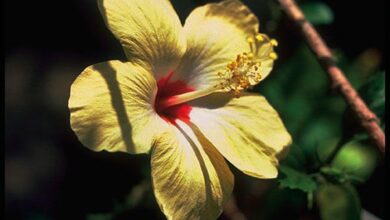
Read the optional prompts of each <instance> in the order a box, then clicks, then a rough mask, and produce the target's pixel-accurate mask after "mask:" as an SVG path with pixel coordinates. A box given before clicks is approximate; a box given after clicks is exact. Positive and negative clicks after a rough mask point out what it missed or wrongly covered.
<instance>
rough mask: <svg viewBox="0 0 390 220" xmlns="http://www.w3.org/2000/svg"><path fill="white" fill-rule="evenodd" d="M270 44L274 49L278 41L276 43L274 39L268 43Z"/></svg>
mask: <svg viewBox="0 0 390 220" xmlns="http://www.w3.org/2000/svg"><path fill="white" fill-rule="evenodd" d="M270 43H271V44H272V46H274V47H277V46H278V41H276V40H275V39H272V40H271V41H270Z"/></svg>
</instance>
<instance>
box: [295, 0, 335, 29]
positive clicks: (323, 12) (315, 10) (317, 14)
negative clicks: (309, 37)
mask: <svg viewBox="0 0 390 220" xmlns="http://www.w3.org/2000/svg"><path fill="white" fill-rule="evenodd" d="M300 6H301V9H302V11H303V13H304V14H305V16H306V19H307V20H308V21H310V22H311V23H312V24H314V25H321V24H330V23H332V22H333V17H334V16H333V12H332V10H331V9H330V8H329V6H328V5H326V4H325V3H323V2H306V3H303V4H301V5H300Z"/></svg>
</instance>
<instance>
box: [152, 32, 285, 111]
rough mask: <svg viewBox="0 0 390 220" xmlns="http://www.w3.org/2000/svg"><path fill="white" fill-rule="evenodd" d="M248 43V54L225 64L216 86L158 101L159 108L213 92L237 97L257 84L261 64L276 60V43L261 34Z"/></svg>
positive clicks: (260, 75)
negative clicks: (230, 93) (274, 50)
mask: <svg viewBox="0 0 390 220" xmlns="http://www.w3.org/2000/svg"><path fill="white" fill-rule="evenodd" d="M248 43H249V48H250V52H244V53H241V54H238V55H237V56H236V59H235V60H233V61H231V62H229V63H228V64H227V66H226V68H225V71H222V72H218V73H217V74H218V76H219V77H220V79H221V80H220V82H219V83H218V84H216V85H214V86H211V87H210V88H206V89H201V90H195V91H190V92H186V93H182V94H179V95H174V96H170V97H167V98H165V99H163V100H160V101H159V107H160V108H161V109H165V108H168V107H171V106H175V105H179V104H182V103H185V102H189V101H191V100H195V99H198V98H201V97H204V96H207V95H210V94H212V93H215V92H232V93H234V95H235V96H236V97H239V95H240V93H241V91H243V90H246V89H248V88H251V87H253V86H254V85H256V84H258V83H259V82H260V81H261V80H262V79H263V77H262V74H263V73H262V72H261V70H262V68H261V65H262V63H263V62H265V61H268V60H275V59H277V55H276V53H275V52H273V47H274V46H277V44H278V43H277V41H276V40H274V39H269V38H268V37H267V36H266V35H262V34H258V35H256V36H255V37H254V38H251V37H249V38H248ZM262 47H265V49H263V48H262ZM260 51H261V54H260Z"/></svg>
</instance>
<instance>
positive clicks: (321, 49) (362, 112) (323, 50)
mask: <svg viewBox="0 0 390 220" xmlns="http://www.w3.org/2000/svg"><path fill="white" fill-rule="evenodd" d="M279 3H280V5H281V7H282V9H283V10H284V11H285V13H286V14H287V16H288V17H289V18H290V19H291V20H292V21H293V22H294V23H296V24H297V25H298V27H299V28H300V31H301V32H302V34H303V36H304V38H305V40H306V43H307V44H308V45H309V47H310V49H311V50H312V51H313V53H314V54H315V55H316V57H317V59H318V60H319V62H320V64H321V65H322V67H323V68H324V70H325V71H326V72H327V74H328V76H329V78H330V80H331V83H332V88H333V89H334V90H335V91H336V92H338V93H340V94H341V95H342V96H343V97H344V99H345V101H346V103H347V104H348V105H349V107H350V108H351V109H352V112H353V114H355V115H356V116H357V119H358V120H359V124H360V126H361V127H362V128H363V129H364V130H365V131H366V132H367V134H368V135H369V136H370V139H371V140H372V141H373V143H374V144H375V145H376V146H377V147H378V149H379V151H380V152H381V153H382V155H384V153H385V135H384V133H383V131H382V129H381V128H380V126H379V123H378V122H379V120H378V118H377V116H376V115H375V114H374V113H373V112H372V111H371V110H370V109H369V108H368V107H367V105H366V104H365V103H364V101H363V100H362V99H361V98H360V96H359V95H358V93H357V92H356V90H355V89H354V88H353V87H352V85H351V83H350V82H349V81H348V79H347V78H346V77H345V75H344V73H343V71H342V70H341V69H340V68H339V67H338V66H337V65H336V63H335V61H334V59H333V56H332V53H331V51H330V49H329V48H328V47H327V45H326V44H325V42H324V40H323V39H322V38H321V36H320V35H319V34H318V32H317V31H316V30H315V29H314V27H313V25H312V24H311V23H310V22H309V21H308V20H306V18H305V16H304V14H303V12H302V10H301V9H300V8H299V7H298V5H297V4H296V3H295V1H294V0H279Z"/></svg>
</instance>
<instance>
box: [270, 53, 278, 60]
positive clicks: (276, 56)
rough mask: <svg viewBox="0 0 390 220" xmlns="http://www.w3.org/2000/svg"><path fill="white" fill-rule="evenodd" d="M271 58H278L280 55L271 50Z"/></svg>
mask: <svg viewBox="0 0 390 220" xmlns="http://www.w3.org/2000/svg"><path fill="white" fill-rule="evenodd" d="M269 58H271V59H273V60H276V59H278V55H277V54H276V53H275V52H271V53H270V54H269Z"/></svg>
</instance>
